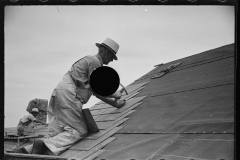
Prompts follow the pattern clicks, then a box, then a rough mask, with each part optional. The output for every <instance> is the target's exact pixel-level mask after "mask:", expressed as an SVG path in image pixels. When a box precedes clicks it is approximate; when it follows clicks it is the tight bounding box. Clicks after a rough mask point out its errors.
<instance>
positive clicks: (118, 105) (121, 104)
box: [114, 99, 126, 108]
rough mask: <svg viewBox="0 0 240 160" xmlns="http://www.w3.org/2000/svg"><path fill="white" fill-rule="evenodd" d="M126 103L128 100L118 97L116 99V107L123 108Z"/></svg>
mask: <svg viewBox="0 0 240 160" xmlns="http://www.w3.org/2000/svg"><path fill="white" fill-rule="evenodd" d="M125 103H126V100H121V99H118V100H116V101H115V105H114V107H116V108H121V107H122V106H124V105H125Z"/></svg>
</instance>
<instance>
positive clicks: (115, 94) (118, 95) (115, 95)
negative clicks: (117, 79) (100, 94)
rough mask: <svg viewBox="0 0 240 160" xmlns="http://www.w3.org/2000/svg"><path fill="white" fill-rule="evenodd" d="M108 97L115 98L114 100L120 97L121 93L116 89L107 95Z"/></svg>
mask: <svg viewBox="0 0 240 160" xmlns="http://www.w3.org/2000/svg"><path fill="white" fill-rule="evenodd" d="M108 97H109V98H115V99H116V100H118V99H120V98H121V97H122V93H121V92H119V91H116V92H115V93H113V94H112V95H110V96H108Z"/></svg>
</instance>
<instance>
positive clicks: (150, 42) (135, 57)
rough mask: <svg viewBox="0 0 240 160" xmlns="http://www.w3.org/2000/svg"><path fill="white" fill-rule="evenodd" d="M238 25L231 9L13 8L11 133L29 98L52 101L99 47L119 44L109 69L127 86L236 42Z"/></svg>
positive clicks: (8, 59) (8, 90)
mask: <svg viewBox="0 0 240 160" xmlns="http://www.w3.org/2000/svg"><path fill="white" fill-rule="evenodd" d="M234 19H235V17H234V7H232V6H7V7H5V27H4V31H5V91H4V92H5V104H4V107H5V110H4V111H5V127H15V126H17V124H18V122H19V119H20V118H22V117H23V116H24V115H25V114H27V111H26V108H27V105H28V103H29V101H30V100H32V99H35V98H38V99H47V100H48V101H49V100H50V97H51V94H52V91H53V89H54V88H55V87H56V85H57V84H58V82H59V81H60V80H61V78H62V76H63V75H64V74H65V73H66V72H67V71H68V69H69V68H70V67H71V65H72V64H73V63H74V62H75V61H77V60H78V59H80V58H82V57H84V56H86V55H95V54H97V52H98V49H97V47H96V46H95V43H101V42H103V41H104V40H105V39H106V38H112V39H113V40H115V41H116V42H118V43H119V45H120V49H119V51H118V53H117V56H118V59H119V60H118V61H114V62H111V63H110V64H109V66H110V67H112V68H114V69H115V70H116V71H117V72H118V74H119V76H120V82H121V83H122V84H123V85H125V86H127V85H129V84H130V83H132V82H133V81H134V80H136V79H137V78H139V77H141V76H142V75H144V74H146V73H147V72H149V71H150V70H152V69H154V65H156V64H160V63H167V62H171V61H174V60H177V59H180V58H184V57H187V56H190V55H194V54H198V53H201V52H204V51H207V50H210V49H214V48H217V47H220V46H223V45H227V44H231V43H234V23H235V22H234ZM97 102H99V100H98V99H97V98H95V97H94V96H92V97H91V98H90V100H89V102H88V104H85V105H84V106H83V107H84V108H86V107H91V106H93V105H94V104H95V103H97Z"/></svg>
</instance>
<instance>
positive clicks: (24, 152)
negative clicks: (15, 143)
mask: <svg viewBox="0 0 240 160" xmlns="http://www.w3.org/2000/svg"><path fill="white" fill-rule="evenodd" d="M13 152H14V153H23V154H28V151H27V150H26V149H25V148H24V147H21V148H15V149H13Z"/></svg>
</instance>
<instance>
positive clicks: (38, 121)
mask: <svg viewBox="0 0 240 160" xmlns="http://www.w3.org/2000/svg"><path fill="white" fill-rule="evenodd" d="M33 122H37V123H42V124H46V123H45V122H43V121H40V120H37V119H35V120H33Z"/></svg>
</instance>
